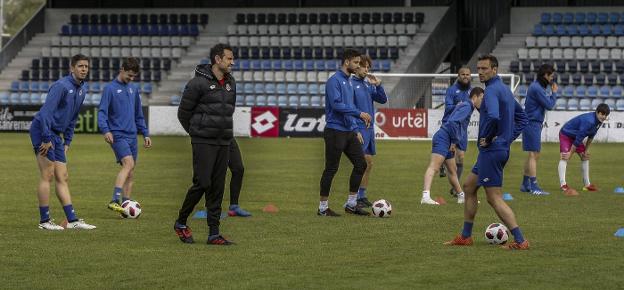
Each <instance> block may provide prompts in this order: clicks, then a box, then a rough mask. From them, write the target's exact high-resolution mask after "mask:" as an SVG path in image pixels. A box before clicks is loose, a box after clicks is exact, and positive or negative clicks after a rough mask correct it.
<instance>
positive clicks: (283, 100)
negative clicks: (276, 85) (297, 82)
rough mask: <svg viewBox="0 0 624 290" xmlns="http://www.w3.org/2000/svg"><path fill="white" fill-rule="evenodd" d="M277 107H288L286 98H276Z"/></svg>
mask: <svg viewBox="0 0 624 290" xmlns="http://www.w3.org/2000/svg"><path fill="white" fill-rule="evenodd" d="M277 105H278V106H280V107H287V106H288V97H286V96H279V97H278V98H277Z"/></svg>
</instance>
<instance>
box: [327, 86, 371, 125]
mask: <svg viewBox="0 0 624 290" xmlns="http://www.w3.org/2000/svg"><path fill="white" fill-rule="evenodd" d="M325 95H326V96H327V98H328V101H330V102H331V107H332V109H333V110H334V111H336V112H340V113H343V114H345V115H350V116H353V117H360V114H361V113H362V112H361V111H360V110H358V109H357V108H355V107H354V106H351V105H348V104H346V103H345V102H344V99H343V98H342V90H341V87H340V83H339V82H338V81H337V80H336V79H332V80H331V81H330V82H328V83H327V85H326V86H325Z"/></svg>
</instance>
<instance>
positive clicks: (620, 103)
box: [615, 99, 624, 111]
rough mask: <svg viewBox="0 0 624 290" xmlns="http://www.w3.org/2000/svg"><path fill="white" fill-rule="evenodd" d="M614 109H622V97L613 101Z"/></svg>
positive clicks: (623, 105)
mask: <svg viewBox="0 0 624 290" xmlns="http://www.w3.org/2000/svg"><path fill="white" fill-rule="evenodd" d="M615 110H617V111H624V99H619V100H617V101H616V102H615Z"/></svg>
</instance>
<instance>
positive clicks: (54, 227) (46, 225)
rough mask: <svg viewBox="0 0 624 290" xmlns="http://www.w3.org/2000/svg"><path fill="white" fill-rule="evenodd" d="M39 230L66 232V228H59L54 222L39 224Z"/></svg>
mask: <svg viewBox="0 0 624 290" xmlns="http://www.w3.org/2000/svg"><path fill="white" fill-rule="evenodd" d="M39 228H40V229H42V230H49V231H62V230H64V228H63V227H62V226H59V225H57V224H55V223H54V222H53V221H52V220H49V221H47V222H45V223H40V224H39Z"/></svg>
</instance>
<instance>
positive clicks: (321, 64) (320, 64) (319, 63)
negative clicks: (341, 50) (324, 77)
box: [314, 59, 327, 71]
mask: <svg viewBox="0 0 624 290" xmlns="http://www.w3.org/2000/svg"><path fill="white" fill-rule="evenodd" d="M314 68H315V69H316V70H317V71H325V70H327V67H326V66H325V61H324V60H320V59H319V60H316V61H314Z"/></svg>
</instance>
